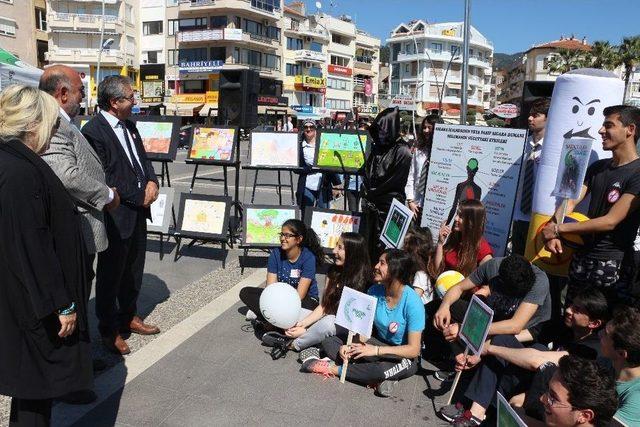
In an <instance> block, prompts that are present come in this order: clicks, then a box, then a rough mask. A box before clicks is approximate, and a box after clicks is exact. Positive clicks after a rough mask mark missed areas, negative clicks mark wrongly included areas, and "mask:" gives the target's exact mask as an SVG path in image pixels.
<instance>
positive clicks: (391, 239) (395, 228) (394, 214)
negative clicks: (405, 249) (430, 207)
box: [380, 199, 413, 249]
mask: <svg viewBox="0 0 640 427" xmlns="http://www.w3.org/2000/svg"><path fill="white" fill-rule="evenodd" d="M412 217H413V212H411V209H409V208H408V207H407V206H405V205H404V204H402V203H400V202H399V201H398V200H396V199H393V202H392V203H391V208H389V213H388V214H387V219H386V221H385V222H384V226H382V233H380V240H382V242H383V243H384V244H385V245H386V246H387V248H398V249H401V248H402V244H403V243H404V236H406V234H407V230H409V224H411V218H412Z"/></svg>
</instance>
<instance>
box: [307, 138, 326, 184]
mask: <svg viewBox="0 0 640 427" xmlns="http://www.w3.org/2000/svg"><path fill="white" fill-rule="evenodd" d="M302 155H303V156H304V162H305V163H306V164H307V165H308V166H313V158H314V157H315V155H316V145H315V144H313V145H311V144H309V143H307V141H302ZM321 180H322V172H318V173H312V174H309V175H307V179H306V181H305V185H304V186H305V187H307V188H308V189H309V190H312V191H318V189H319V188H320V181H321Z"/></svg>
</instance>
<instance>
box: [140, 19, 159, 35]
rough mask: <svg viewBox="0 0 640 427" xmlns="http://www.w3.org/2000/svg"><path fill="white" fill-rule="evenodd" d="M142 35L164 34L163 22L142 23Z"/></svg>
mask: <svg viewBox="0 0 640 427" xmlns="http://www.w3.org/2000/svg"><path fill="white" fill-rule="evenodd" d="M142 34H143V35H145V36H151V35H154V34H162V21H149V22H143V23H142Z"/></svg>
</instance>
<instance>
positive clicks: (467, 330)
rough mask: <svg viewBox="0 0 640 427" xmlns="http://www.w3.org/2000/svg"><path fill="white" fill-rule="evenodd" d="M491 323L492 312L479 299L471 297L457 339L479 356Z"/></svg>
mask: <svg viewBox="0 0 640 427" xmlns="http://www.w3.org/2000/svg"><path fill="white" fill-rule="evenodd" d="M492 321H493V310H492V309H491V308H489V306H488V305H486V304H485V303H483V302H482V301H481V300H480V298H478V297H477V296H475V295H474V296H473V297H472V298H471V302H470V303H469V306H468V307H467V312H466V313H465V314H464V320H463V321H462V325H461V326H460V332H459V334H458V337H459V338H460V339H461V340H462V341H464V342H465V343H466V344H467V347H468V348H469V350H470V351H472V352H473V354H475V355H477V356H479V355H480V353H481V352H482V346H484V342H485V340H486V339H487V334H488V333H489V326H491V322H492Z"/></svg>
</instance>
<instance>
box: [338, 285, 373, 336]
mask: <svg viewBox="0 0 640 427" xmlns="http://www.w3.org/2000/svg"><path fill="white" fill-rule="evenodd" d="M377 305H378V299H377V298H376V297H372V296H371V295H368V294H365V293H363V292H359V291H356V290H355V289H351V288H350V287H348V286H345V287H344V288H343V289H342V295H341V296H340V303H339V304H338V311H337V312H336V320H335V324H336V325H340V326H342V327H343V328H345V329H346V330H348V331H350V332H353V333H354V334H360V336H361V337H370V336H371V331H372V329H373V319H374V318H375V317H376V306H377Z"/></svg>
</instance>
